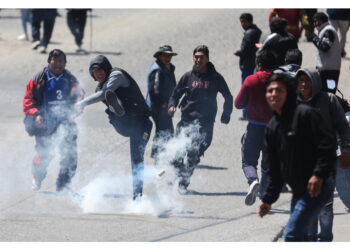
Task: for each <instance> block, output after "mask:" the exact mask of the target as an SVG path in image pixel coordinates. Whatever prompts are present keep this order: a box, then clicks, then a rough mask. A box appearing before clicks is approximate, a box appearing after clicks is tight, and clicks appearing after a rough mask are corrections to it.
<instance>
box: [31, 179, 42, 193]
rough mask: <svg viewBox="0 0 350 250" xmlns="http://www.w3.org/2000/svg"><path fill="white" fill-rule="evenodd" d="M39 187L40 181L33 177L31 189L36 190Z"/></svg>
mask: <svg viewBox="0 0 350 250" xmlns="http://www.w3.org/2000/svg"><path fill="white" fill-rule="evenodd" d="M40 187H41V181H38V180H36V179H35V178H33V180H32V190H33V191H38V190H39V189H40Z"/></svg>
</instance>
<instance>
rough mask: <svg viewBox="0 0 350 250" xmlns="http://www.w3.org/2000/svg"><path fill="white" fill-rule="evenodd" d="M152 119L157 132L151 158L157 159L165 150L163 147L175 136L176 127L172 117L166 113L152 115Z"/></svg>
mask: <svg viewBox="0 0 350 250" xmlns="http://www.w3.org/2000/svg"><path fill="white" fill-rule="evenodd" d="M152 118H153V120H154V123H155V125H156V131H155V135H154V138H153V145H152V153H151V157H152V158H156V157H157V155H158V153H160V152H161V151H162V150H163V147H162V145H164V143H166V142H167V141H168V140H169V139H170V138H171V137H172V136H173V134H174V125H173V120H172V117H171V116H170V115H169V114H168V113H167V112H166V111H165V112H164V111H163V112H162V111H161V112H159V113H152Z"/></svg>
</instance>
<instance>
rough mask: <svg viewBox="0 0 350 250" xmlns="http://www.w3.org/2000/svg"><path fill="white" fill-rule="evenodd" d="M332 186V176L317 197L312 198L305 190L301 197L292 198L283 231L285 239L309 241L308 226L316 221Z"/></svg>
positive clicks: (330, 194)
mask: <svg viewBox="0 0 350 250" xmlns="http://www.w3.org/2000/svg"><path fill="white" fill-rule="evenodd" d="M334 186H335V183H334V178H333V177H329V178H328V179H327V180H326V181H325V182H324V184H323V186H322V190H321V193H320V194H319V195H318V196H317V197H313V198H312V197H311V196H310V195H309V193H308V192H306V193H305V194H303V195H302V196H301V197H298V198H295V197H293V198H292V202H291V212H290V217H289V221H288V223H287V225H286V227H285V229H284V233H283V237H284V240H285V241H309V236H308V232H309V230H310V227H311V226H312V225H313V224H314V223H315V222H316V223H317V218H318V215H319V213H320V211H321V209H322V208H323V207H324V206H325V204H326V203H327V202H328V201H329V200H330V199H331V197H332V195H333V192H334Z"/></svg>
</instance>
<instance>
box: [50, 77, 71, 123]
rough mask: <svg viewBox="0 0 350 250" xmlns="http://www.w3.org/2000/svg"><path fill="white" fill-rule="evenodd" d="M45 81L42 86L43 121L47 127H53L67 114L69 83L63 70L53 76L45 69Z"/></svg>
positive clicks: (65, 117)
mask: <svg viewBox="0 0 350 250" xmlns="http://www.w3.org/2000/svg"><path fill="white" fill-rule="evenodd" d="M46 76H47V81H46V83H45V88H44V93H43V94H44V98H43V100H44V103H43V107H44V110H45V121H46V122H45V123H46V126H47V128H48V129H50V128H52V129H53V128H55V127H57V125H58V124H59V123H61V122H62V121H63V120H65V119H67V116H68V115H69V113H70V112H69V108H70V105H68V100H69V95H70V85H69V82H68V79H67V77H66V72H65V71H64V72H63V73H62V74H61V75H59V76H55V75H53V74H52V73H51V72H50V71H49V70H47V71H46Z"/></svg>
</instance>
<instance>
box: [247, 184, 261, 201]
mask: <svg viewBox="0 0 350 250" xmlns="http://www.w3.org/2000/svg"><path fill="white" fill-rule="evenodd" d="M259 187H260V183H259V181H258V180H255V181H253V182H252V183H251V184H250V186H249V190H248V193H247V196H246V197H245V204H246V205H247V206H251V205H253V204H254V203H255V200H256V195H257V193H258V191H259Z"/></svg>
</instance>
